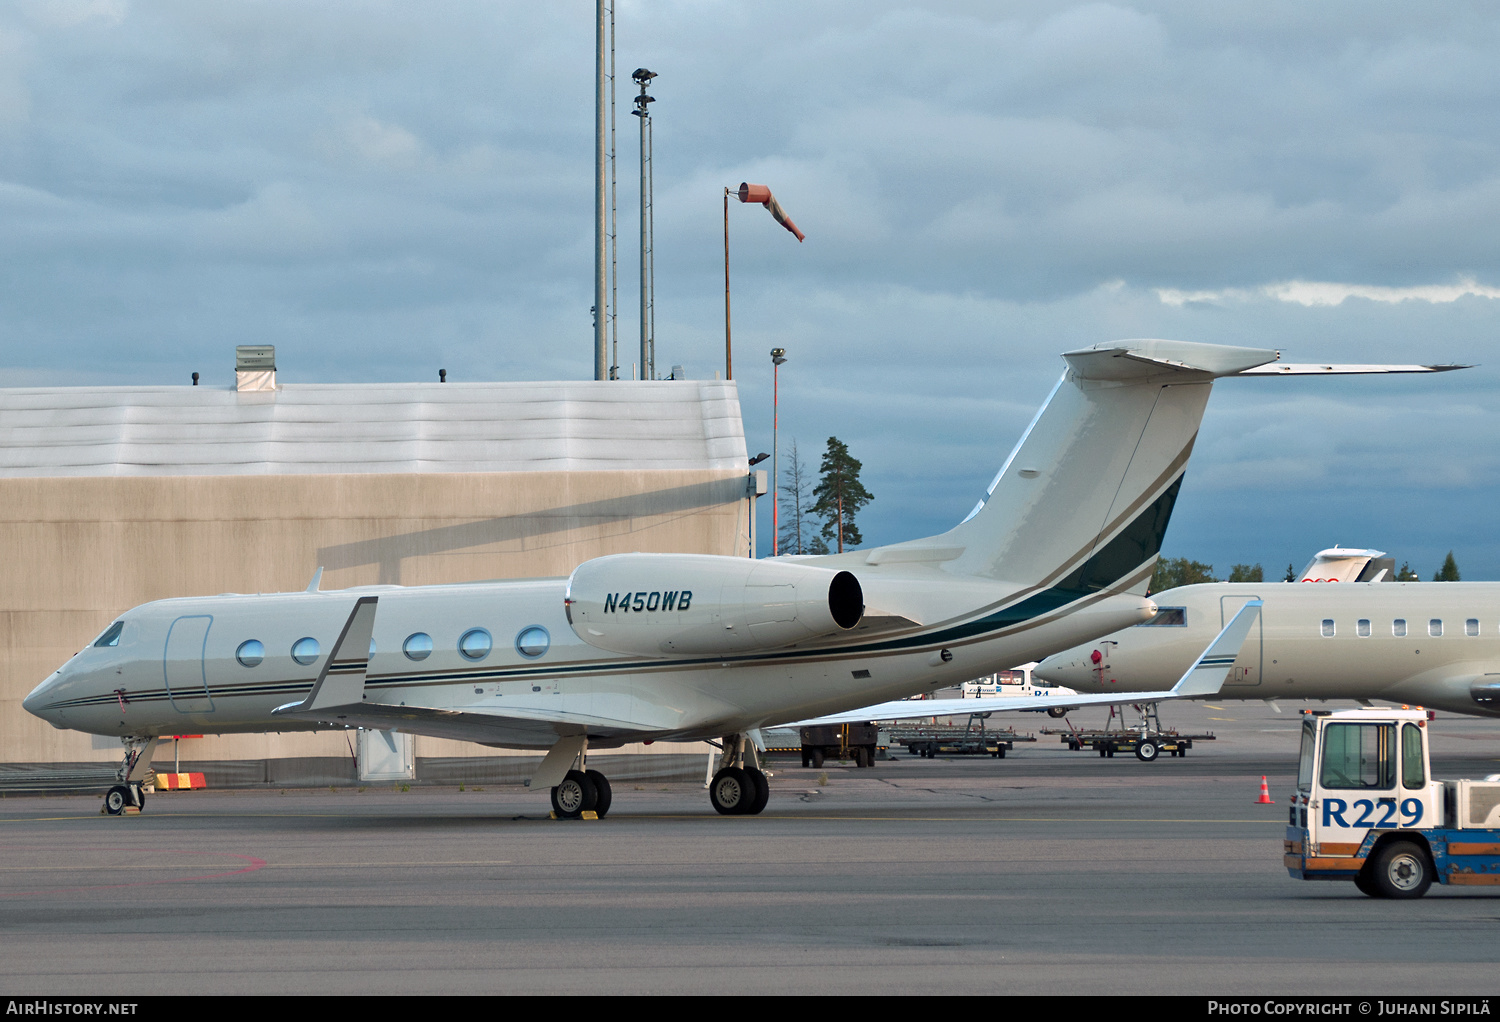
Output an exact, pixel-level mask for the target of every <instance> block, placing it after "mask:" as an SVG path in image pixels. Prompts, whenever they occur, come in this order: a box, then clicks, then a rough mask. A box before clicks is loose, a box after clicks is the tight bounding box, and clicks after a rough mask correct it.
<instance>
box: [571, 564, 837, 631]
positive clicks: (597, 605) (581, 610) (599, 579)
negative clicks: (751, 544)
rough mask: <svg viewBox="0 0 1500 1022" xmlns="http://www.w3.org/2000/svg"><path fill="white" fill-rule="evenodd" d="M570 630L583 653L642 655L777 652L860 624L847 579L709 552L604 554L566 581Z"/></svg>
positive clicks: (831, 573) (799, 566) (806, 567)
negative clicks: (583, 645)
mask: <svg viewBox="0 0 1500 1022" xmlns="http://www.w3.org/2000/svg"><path fill="white" fill-rule="evenodd" d="M566 599H567V611H568V623H569V624H571V625H572V626H573V631H575V632H577V633H578V637H579V638H580V639H582V640H583V641H584V642H587V643H588V644H589V645H591V646H597V647H599V648H600V649H607V650H609V651H610V652H612V653H627V654H635V655H640V656H663V655H666V656H686V655H708V656H716V655H720V654H727V653H744V652H753V651H755V650H767V649H778V648H781V647H783V646H790V645H793V644H795V643H798V642H802V641H804V640H807V639H814V638H818V637H820V636H825V635H834V634H837V633H839V632H843V631H847V630H849V629H851V628H853V627H854V626H855V625H857V624H859V621H860V618H861V617H863V616H864V612H865V604H864V592H863V591H862V590H861V589H860V585H859V580H858V579H856V578H855V577H854V576H853V575H852V574H850V573H849V572H847V571H833V570H830V569H828V568H815V567H811V566H809V565H805V564H789V563H784V562H778V561H753V560H750V559H749V558H747V557H716V556H713V555H710V554H612V555H610V556H608V557H596V558H594V559H593V560H591V561H585V562H584V563H583V564H580V565H579V566H578V568H577V569H576V570H575V571H574V572H573V574H572V577H570V578H569V579H568V591H567V597H566Z"/></svg>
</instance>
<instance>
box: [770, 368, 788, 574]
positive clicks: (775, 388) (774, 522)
mask: <svg viewBox="0 0 1500 1022" xmlns="http://www.w3.org/2000/svg"><path fill="white" fill-rule="evenodd" d="M785 361H786V349H785V348H772V349H771V556H772V557H777V556H780V554H781V516H780V511H781V500H780V495H779V494H778V493H777V477H778V476H779V475H780V473H781V448H780V446H779V445H780V443H781V363H783V362H785Z"/></svg>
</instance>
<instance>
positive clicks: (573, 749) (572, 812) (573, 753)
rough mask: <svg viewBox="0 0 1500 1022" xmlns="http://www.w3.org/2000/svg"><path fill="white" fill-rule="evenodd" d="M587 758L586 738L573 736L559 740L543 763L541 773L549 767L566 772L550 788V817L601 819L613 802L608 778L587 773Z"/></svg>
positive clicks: (598, 773)
mask: <svg viewBox="0 0 1500 1022" xmlns="http://www.w3.org/2000/svg"><path fill="white" fill-rule="evenodd" d="M588 755H589V741H588V738H587V736H584V735H574V736H572V737H568V738H563V739H560V740H559V741H558V743H557V744H556V745H555V746H553V748H552V751H551V752H548V753H547V759H546V760H544V761H543V763H542V768H541V771H539V772H541V773H545V772H546V771H547V769H548V766H549V764H551V765H552V769H553V770H558V771H560V770H562V769H563V768H564V766H566V767H568V768H569V769H568V770H567V772H566V773H564V774H563V775H562V780H560V781H558V782H557V784H555V785H553V786H552V814H553V815H554V816H556V817H557V818H558V819H559V820H577V819H581V818H582V817H583V814H584V813H591V814H593V815H594V816H595V817H597V818H599V819H603V818H604V814H605V813H607V812H609V806H610V803H611V802H613V801H614V792H613V791H611V789H610V786H609V778H607V777H605V776H604V775H603V774H601V773H600V772H599V771H597V770H590V769H589V765H588ZM559 760H561V762H559ZM552 776H554V777H556V776H557V774H556V773H554V774H553V775H552ZM527 783H528V784H529V783H531V782H529V781H528V782H527Z"/></svg>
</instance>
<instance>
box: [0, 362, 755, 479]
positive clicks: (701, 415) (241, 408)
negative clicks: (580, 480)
mask: <svg viewBox="0 0 1500 1022" xmlns="http://www.w3.org/2000/svg"><path fill="white" fill-rule="evenodd" d="M745 462H746V455H745V434H744V425H743V423H742V422H741V419H740V402H739V392H738V391H737V389H736V387H735V384H734V383H733V382H731V381H719V380H702V381H693V380H681V381H662V382H628V383H625V382H616V383H610V382H595V381H580V382H576V383H575V382H561V383H402V384H286V385H283V386H281V387H278V388H277V389H276V390H275V391H269V392H239V391H236V390H230V389H221V388H215V387H25V388H14V389H0V477H8V478H18V477H33V476H177V475H280V474H286V473H381V472H392V473H393V472H548V471H553V472H556V471H587V470H608V469H622V470H624V469H631V470H637V471H641V470H658V469H697V470H700V471H701V470H717V469H736V468H737V469H744V468H745Z"/></svg>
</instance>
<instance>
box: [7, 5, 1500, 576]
mask: <svg viewBox="0 0 1500 1022" xmlns="http://www.w3.org/2000/svg"><path fill="white" fill-rule="evenodd" d="M1497 43H1500V16H1496V14H1495V13H1494V12H1493V11H1492V10H1491V9H1490V8H1488V7H1486V6H1484V5H1479V4H1448V5H1441V6H1437V7H1434V6H1431V5H1429V6H1427V7H1423V8H1420V9H1419V8H1414V7H1411V6H1409V5H1399V4H1369V3H1360V4H1354V3H1329V4H1318V5H1305V4H1294V3H1290V2H1286V3H1270V4H1266V3H1248V2H1245V3H1231V4H1216V5H1202V4H1196V3H1168V2H1162V3H1152V4H1147V3H1134V4H1133V3H1115V4H1107V3H1085V4H1077V3H1051V4H1046V3H1043V4H1037V3H1024V4H1022V3H1001V4H996V3H979V2H974V3H960V2H952V3H938V2H930V3H915V2H908V3H902V2H895V0H890V2H867V3H859V4H854V3H840V4H820V5H798V4H790V3H784V2H765V3H760V4H754V5H750V4H743V3H730V2H727V0H721V2H708V3H705V2H698V0H694V2H688V0H676V2H656V3H650V4H645V3H636V2H626V3H621V5H620V58H619V60H620V68H621V70H622V84H621V89H620V99H621V112H620V113H621V115H620V118H619V120H620V149H621V153H622V161H623V162H622V166H621V175H620V177H621V181H620V189H619V194H620V201H621V212H622V222H621V234H622V241H623V244H622V260H621V266H622V274H621V280H620V293H621V296H622V308H621V309H620V310H619V311H620V327H621V329H620V339H621V348H622V350H623V351H624V352H626V353H627V354H624V355H623V356H622V358H623V361H625V362H626V363H627V364H628V363H629V361H631V359H632V356H631V355H630V354H628V352H631V351H633V350H634V348H635V343H636V338H635V328H634V323H635V307H634V295H635V272H634V263H633V259H632V257H631V255H630V253H631V252H632V251H633V242H634V233H633V232H634V215H635V189H634V163H633V160H634V153H635V145H636V136H635V134H634V131H635V120H634V118H631V117H629V116H628V115H627V114H626V110H627V109H628V106H627V99H626V97H627V96H628V94H629V93H630V92H631V91H633V90H631V89H629V88H627V87H626V86H628V85H629V83H628V80H625V77H624V76H628V73H629V71H630V70H631V69H633V68H634V67H637V66H642V65H644V66H649V67H651V68H653V69H654V70H657V71H659V72H660V73H661V78H660V79H658V80H657V82H656V83H655V85H654V87H653V93H654V94H655V95H656V96H657V98H658V100H659V102H658V103H657V104H656V107H655V111H656V117H657V120H656V155H657V168H656V180H657V201H658V215H657V239H658V257H657V266H658V278H657V289H658V301H659V311H658V332H659V349H660V351H661V352H662V362H663V364H664V365H670V364H672V363H679V362H680V363H683V364H685V365H686V366H687V367H688V369H689V371H690V372H691V373H693V374H695V375H699V376H707V375H710V374H711V373H712V372H713V370H714V369H715V368H716V367H718V366H719V365H720V364H721V359H722V329H723V307H722V262H721V259H722V245H723V238H722V234H721V231H722V223H721V219H720V217H721V212H720V210H721V207H720V202H721V194H722V193H721V191H720V189H721V188H722V186H724V185H733V184H737V183H738V182H739V181H741V180H747V179H748V180H755V181H764V182H765V183H768V184H770V185H771V186H772V187H773V188H774V189H775V191H776V194H777V195H778V197H779V198H780V199H781V200H782V202H783V203H784V204H785V206H786V208H787V209H788V211H789V212H790V213H791V214H792V216H793V217H794V218H795V219H796V220H797V222H798V223H799V225H801V226H802V228H803V229H804V230H805V231H806V232H807V235H808V240H807V242H806V243H805V244H803V245H798V244H797V243H796V242H795V241H794V240H793V239H792V238H790V237H789V236H788V235H787V234H786V233H785V232H784V231H782V230H781V229H780V228H779V227H777V226H776V225H775V224H774V223H773V222H771V220H770V218H769V217H767V216H766V215H765V213H764V212H763V211H762V210H759V209H755V208H743V209H742V208H738V207H736V208H735V209H732V210H731V216H732V218H733V219H732V224H731V232H732V238H731V244H732V249H733V271H734V286H735V310H736V321H735V336H736V350H737V352H739V353H740V354H739V357H738V359H737V362H736V366H737V372H736V375H737V377H739V378H740V381H741V387H742V395H743V401H744V407H745V412H746V424H747V429H748V430H749V432H750V444H751V446H752V447H753V448H755V449H762V448H764V449H769V446H770V437H769V430H768V426H769V397H770V395H769V373H768V371H767V368H768V367H767V366H766V365H765V364H764V363H765V362H766V359H765V354H764V352H765V351H766V350H767V349H769V348H770V347H771V346H773V345H783V346H785V347H787V348H788V350H789V351H790V352H791V354H792V361H791V362H790V363H789V364H788V366H787V367H786V369H785V371H784V373H783V378H782V385H783V415H782V422H783V432H784V435H786V436H790V435H793V434H795V435H796V436H798V438H799V440H800V442H801V444H802V448H803V451H804V454H808V453H809V452H811V453H812V454H813V457H812V458H810V460H813V461H815V460H816V459H815V455H816V452H817V451H818V450H819V449H820V448H821V445H822V442H823V441H824V440H825V439H826V437H827V436H829V435H832V434H837V435H838V436H840V437H841V438H843V439H845V440H846V441H848V442H849V443H850V445H851V448H852V449H853V451H854V453H855V455H856V456H857V457H860V458H862V459H863V460H864V461H865V464H866V473H867V477H868V481H869V482H870V485H871V489H872V490H874V491H875V493H876V494H877V500H876V502H875V503H874V504H873V505H871V507H870V509H869V511H868V512H867V515H868V522H869V525H868V527H867V528H866V530H865V532H866V536H867V537H869V538H870V539H872V540H873V541H885V540H892V539H898V538H902V537H904V536H907V535H911V534H914V533H918V532H925V531H935V530H937V529H941V528H944V527H946V526H947V525H948V524H951V522H952V521H954V520H955V519H956V518H957V517H961V516H962V515H963V514H964V513H965V512H967V510H968V508H969V507H970V506H971V505H972V503H973V499H974V497H975V495H976V494H977V492H978V491H979V489H980V488H981V487H982V486H983V485H984V484H985V483H986V482H987V481H988V479H989V477H990V476H991V475H992V474H993V471H994V469H995V467H996V465H997V464H998V462H999V460H1000V459H1001V458H1002V457H1003V455H1004V451H1005V449H1006V448H1008V446H1009V445H1010V443H1012V442H1013V441H1014V438H1015V437H1016V436H1017V435H1018V434H1019V432H1020V430H1021V429H1022V428H1023V427H1024V425H1025V422H1026V421H1027V419H1028V418H1029V417H1030V415H1031V413H1032V411H1034V408H1035V406H1036V404H1037V403H1038V402H1039V401H1040V400H1041V399H1042V397H1043V396H1044V395H1045V393H1046V391H1047V389H1048V388H1049V387H1050V385H1051V383H1052V381H1053V379H1055V376H1056V374H1057V373H1058V371H1059V370H1060V362H1059V361H1058V359H1057V357H1056V356H1057V353H1058V352H1059V351H1061V350H1063V349H1065V348H1070V347H1077V346H1081V345H1085V344H1093V343H1097V342H1099V341H1102V340H1108V339H1112V338H1116V337H1131V336H1176V337H1184V338H1189V339H1196V340H1206V341H1218V342H1223V343H1240V344H1257V345H1265V346H1271V347H1280V348H1283V349H1284V350H1285V351H1286V352H1287V355H1288V357H1289V358H1300V359H1308V360H1311V359H1333V358H1337V359H1339V360H1341V361H1356V360H1376V359H1379V360H1393V361H1410V360H1413V359H1419V360H1423V361H1427V360H1462V361H1481V362H1483V361H1486V360H1487V356H1488V354H1489V352H1490V351H1491V350H1492V349H1493V346H1494V342H1493V340H1492V335H1493V333H1494V327H1495V324H1496V317H1497V313H1500V304H1497V301H1496V300H1495V299H1489V298H1484V297H1475V296H1469V297H1463V298H1459V299H1457V300H1456V301H1453V302H1449V303H1439V304H1434V303H1430V302H1410V301H1409V302H1404V303H1401V304H1391V303H1388V302H1380V301H1372V300H1369V298H1364V297H1359V296H1358V294H1357V293H1356V294H1355V296H1354V297H1349V298H1346V299H1345V300H1344V301H1343V302H1342V303H1340V304H1338V305H1332V306H1319V305H1301V304H1296V303H1289V302H1286V301H1278V300H1277V299H1276V298H1275V297H1274V296H1273V295H1271V294H1268V293H1267V292H1266V291H1265V290H1264V289H1265V288H1266V287H1267V286H1271V285H1279V284H1284V283H1286V282H1288V281H1308V282H1314V283H1317V282H1331V283H1337V284H1346V285H1353V286H1356V287H1359V286H1366V287H1370V286H1373V287H1394V288H1412V287H1426V286H1431V285H1451V284H1455V283H1457V282H1459V281H1461V280H1466V279H1472V280H1473V281H1475V282H1476V284H1477V285H1479V286H1480V287H1481V288H1483V287H1490V288H1493V287H1497V286H1500V265H1497V259H1500V256H1497V248H1496V246H1495V245H1494V241H1493V239H1494V237H1495V236H1496V233H1497V230H1496V227H1497V221H1500V172H1497V170H1496V168H1497V167H1500V159H1497V155H1500V154H1497V147H1500V130H1497V123H1496V118H1497V116H1500V115H1497V113H1496V111H1497V110H1500V102H1497V100H1500V67H1497V66H1496V64H1495V61H1494V60H1493V54H1494V53H1495V52H1496V51H1497ZM592 44H593V25H592V5H591V4H588V3H587V2H584V0H580V2H577V3H572V4H547V5H537V4H522V3H510V2H490V0H485V2H481V0H447V2H434V3H425V4H422V5H420V6H412V5H409V4H401V3H395V2H359V3H355V2H352V0H347V2H334V0H326V2H320V3H312V4H309V3H305V2H291V0H281V2H273V0H266V2H259V3H243V4H202V3H197V2H190V0H177V2H166V0H162V2H145V3H143V2H138V0H68V2H60V0H45V2H44V0H26V2H20V3H17V4H13V5H11V6H9V7H7V8H6V9H5V10H4V11H0V216H3V217H4V220H5V223H6V225H7V229H6V231H5V232H3V234H0V268H3V273H0V302H3V304H4V308H5V309H6V316H5V318H4V320H3V321H0V367H3V373H4V379H5V380H6V381H7V382H9V383H12V384H18V383H38V382H47V383H68V382H84V381H88V382H95V381H98V380H108V379H118V380H131V381H173V380H184V379H186V377H187V374H188V373H189V372H190V371H192V370H195V369H197V370H200V371H204V372H206V373H207V374H208V378H209V379H210V381H212V380H214V379H215V378H216V376H217V378H218V379H220V380H227V377H228V368H229V359H230V348H231V347H232V345H233V344H236V343H249V342H265V341H269V342H273V343H276V344H278V345H280V346H281V348H282V352H281V357H280V361H281V363H282V365H283V367H284V370H283V371H284V374H285V375H286V376H287V377H288V378H290V379H324V380H373V379H409V378H424V379H425V378H429V377H430V376H432V375H433V374H434V373H435V371H436V368H437V367H438V366H439V365H442V366H444V367H446V368H448V369H449V370H450V372H452V373H454V374H455V376H456V377H458V378H483V377H500V378H559V377H562V378H566V377H572V378H577V377H583V376H586V375H587V374H588V373H589V372H590V365H591V351H590V347H589V343H590V329H589V322H590V321H589V313H588V307H589V305H590V304H591V300H592V298H591V295H592V291H591V276H590V275H591V272H592V255H591V243H592V238H591V229H592V177H591V172H592V167H591V152H592V121H593V109H592V82H591V77H590V76H591V71H592ZM1158 289H1167V290H1175V291H1182V292H1209V291H1212V292H1223V291H1226V290H1230V289H1237V290H1238V291H1239V292H1242V293H1243V294H1242V295H1241V296H1240V297H1237V298H1235V299H1234V300H1223V301H1202V300H1200V301H1191V302H1186V303H1180V304H1176V305H1173V304H1169V303H1165V302H1163V301H1162V299H1161V297H1160V296H1159V294H1158ZM1495 383H1496V380H1495V378H1494V373H1493V371H1492V370H1490V369H1487V368H1486V369H1480V370H1473V371H1470V372H1468V373H1465V374H1459V375H1457V376H1448V377H1443V378H1440V379H1432V380H1399V381H1398V380H1384V381H1377V382H1371V381H1360V382H1358V383H1356V382H1350V383H1334V382H1332V381H1316V382H1313V381H1302V382H1298V383H1296V384H1289V385H1288V387H1287V388H1285V389H1278V388H1277V387H1276V386H1275V385H1274V384H1275V381H1271V382H1270V383H1267V384H1264V385H1260V386H1259V387H1258V389H1257V388H1256V387H1255V386H1252V385H1250V384H1248V383H1239V384H1235V385H1233V387H1232V388H1231V387H1229V386H1225V387H1222V388H1221V391H1220V393H1218V394H1216V396H1215V398H1214V402H1213V404H1212V405H1211V406H1210V411H1209V418H1208V420H1207V421H1206V423H1205V428H1204V434H1203V439H1202V442H1201V443H1200V448H1199V453H1198V455H1197V456H1196V459H1195V462H1194V465H1193V467H1192V469H1191V470H1190V472H1189V476H1188V480H1189V481H1188V484H1187V487H1186V488H1185V489H1184V492H1183V499H1182V503H1181V505H1180V508H1179V512H1178V518H1177V522H1176V524H1174V527H1173V533H1172V536H1171V537H1170V538H1169V552H1178V553H1184V554H1189V555H1192V556H1201V557H1204V558H1205V559H1210V560H1213V559H1217V560H1221V561H1223V562H1224V563H1226V564H1227V563H1228V562H1229V560H1263V561H1265V562H1267V563H1268V564H1269V563H1272V562H1279V561H1282V560H1292V561H1295V562H1296V563H1297V564H1298V566H1300V565H1301V564H1302V563H1303V562H1304V561H1305V560H1306V558H1307V556H1309V555H1310V553H1311V552H1312V550H1313V549H1315V548H1317V547H1319V546H1324V545H1327V544H1328V543H1331V542H1333V541H1334V540H1338V541H1340V542H1344V543H1346V544H1356V543H1357V544H1368V545H1375V546H1383V547H1385V548H1386V549H1390V550H1392V552H1393V553H1395V554H1396V555H1397V556H1398V557H1410V558H1411V559H1413V561H1414V563H1420V564H1422V565H1423V566H1424V570H1426V569H1425V561H1421V558H1427V559H1431V558H1432V557H1433V556H1436V557H1439V558H1440V557H1441V555H1442V554H1443V553H1445V552H1446V550H1447V549H1448V548H1449V547H1454V548H1456V549H1458V551H1459V554H1460V563H1461V564H1463V565H1464V567H1465V568H1466V572H1467V574H1469V575H1475V573H1476V571H1478V572H1479V573H1480V574H1484V575H1488V576H1493V575H1494V573H1495V572H1497V571H1500V549H1496V548H1495V546H1494V544H1492V543H1490V540H1489V538H1488V536H1489V532H1490V530H1489V529H1488V528H1487V525H1488V522H1487V521H1486V520H1485V519H1484V516H1483V512H1482V509H1484V508H1486V507H1489V506H1493V501H1494V499H1495V497H1496V496H1497V495H1500V493H1497V489H1500V479H1497V478H1496V466H1495V464H1494V459H1493V458H1491V457H1490V455H1489V454H1488V452H1487V449H1486V447H1485V441H1486V440H1487V438H1489V437H1492V436H1494V435H1495V432H1496V430H1495V427H1496V425H1497V423H1496V422H1495V421H1494V414H1493V413H1492V412H1491V411H1489V408H1490V406H1491V405H1492V404H1493V394H1494V392H1495ZM1377 497H1378V499H1377ZM1356 531H1358V532H1360V533H1361V534H1358V535H1356V534H1355V532H1356ZM1330 533H1336V535H1330ZM1399 544H1406V546H1407V549H1405V550H1403V549H1397V546H1398V545H1399ZM1466 544H1467V546H1466ZM1464 549H1469V550H1472V551H1474V553H1473V555H1472V556H1471V557H1470V558H1469V559H1468V560H1467V561H1466V560H1465V558H1464V556H1463V550H1464ZM1408 551H1410V552H1408ZM1434 551H1436V553H1435V555H1434V553H1433V552H1434ZM1476 577H1477V576H1476Z"/></svg>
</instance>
